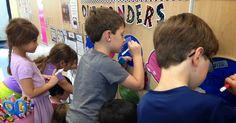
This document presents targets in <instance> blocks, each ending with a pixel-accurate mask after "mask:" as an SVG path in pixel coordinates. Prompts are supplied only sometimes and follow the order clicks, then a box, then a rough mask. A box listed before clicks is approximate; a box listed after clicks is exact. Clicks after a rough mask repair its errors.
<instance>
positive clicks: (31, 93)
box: [20, 75, 58, 98]
mask: <svg viewBox="0 0 236 123" xmlns="http://www.w3.org/2000/svg"><path fill="white" fill-rule="evenodd" d="M57 82H58V78H57V76H55V75H53V76H51V79H50V80H49V81H48V83H46V84H44V85H43V86H41V87H37V88H35V87H34V84H33V80H32V78H27V79H22V80H20V84H21V87H22V89H23V90H24V92H25V94H26V96H28V97H30V98H33V97H36V96H38V95H40V94H42V93H44V92H45V91H47V90H49V89H50V88H52V87H53V86H54V85H55V84H57Z"/></svg>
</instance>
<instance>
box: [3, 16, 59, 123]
mask: <svg viewBox="0 0 236 123" xmlns="http://www.w3.org/2000/svg"><path fill="white" fill-rule="evenodd" d="M6 34H7V43H8V47H9V65H8V73H9V74H10V75H12V76H13V77H14V78H15V79H16V81H17V82H18V84H19V86H20V88H21V90H22V95H23V96H27V97H30V98H31V100H32V101H33V103H34V123H50V121H51V117H52V113H53V108H52V105H51V102H50V100H49V92H48V90H49V89H50V88H52V87H53V86H54V85H55V84H57V82H58V78H57V76H55V74H54V73H53V74H52V76H50V77H49V78H47V79H49V81H48V82H47V83H45V78H44V77H43V76H42V74H41V73H40V71H39V69H38V68H37V66H36V65H35V63H34V62H33V61H31V60H30V59H29V58H28V57H27V55H26V53H34V52H35V50H36V48H37V46H38V43H37V38H38V35H39V31H38V29H37V28H36V26H35V25H34V24H32V23H31V22H30V21H28V20H26V19H23V18H16V19H13V20H11V21H10V23H9V24H8V26H7V28H6Z"/></svg>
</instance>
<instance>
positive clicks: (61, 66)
mask: <svg viewBox="0 0 236 123" xmlns="http://www.w3.org/2000/svg"><path fill="white" fill-rule="evenodd" d="M64 66H66V62H65V61H64V60H62V61H60V68H64Z"/></svg>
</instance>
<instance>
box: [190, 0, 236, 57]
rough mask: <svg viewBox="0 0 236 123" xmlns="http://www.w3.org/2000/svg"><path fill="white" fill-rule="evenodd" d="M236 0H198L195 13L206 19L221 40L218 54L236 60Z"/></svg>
mask: <svg viewBox="0 0 236 123" xmlns="http://www.w3.org/2000/svg"><path fill="white" fill-rule="evenodd" d="M235 12H236V1H235V0H196V1H195V6H194V10H193V13H194V14H196V15H197V16H199V17H201V18H202V19H203V20H204V21H206V22H207V23H208V24H209V26H210V27H211V28H212V29H213V31H214V33H215V35H216V37H217V38H218V40H219V44H220V47H219V52H218V54H217V56H223V57H228V58H232V59H234V60H236V48H235V46H236V21H235V20H236V14H235Z"/></svg>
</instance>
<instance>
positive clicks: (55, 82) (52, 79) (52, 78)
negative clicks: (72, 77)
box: [48, 69, 58, 86]
mask: <svg viewBox="0 0 236 123" xmlns="http://www.w3.org/2000/svg"><path fill="white" fill-rule="evenodd" d="M55 73H56V69H55V70H54V71H53V73H52V76H51V77H50V80H49V81H48V84H50V85H51V86H54V85H56V84H57V82H58V78H57V76H56V75H55Z"/></svg>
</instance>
